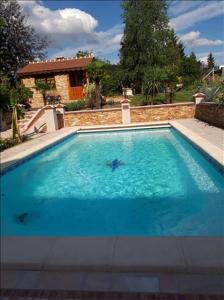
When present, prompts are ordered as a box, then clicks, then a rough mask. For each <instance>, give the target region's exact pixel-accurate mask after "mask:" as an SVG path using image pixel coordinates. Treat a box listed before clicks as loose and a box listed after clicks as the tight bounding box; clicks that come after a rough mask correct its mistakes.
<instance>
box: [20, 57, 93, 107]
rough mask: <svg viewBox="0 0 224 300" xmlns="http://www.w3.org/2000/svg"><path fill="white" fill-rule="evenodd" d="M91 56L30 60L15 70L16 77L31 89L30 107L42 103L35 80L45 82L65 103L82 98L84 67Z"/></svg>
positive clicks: (85, 74)
mask: <svg viewBox="0 0 224 300" xmlns="http://www.w3.org/2000/svg"><path fill="white" fill-rule="evenodd" d="M93 59H94V58H93V57H92V56H88V57H82V58H64V57H58V58H56V59H55V60H48V61H43V62H31V63H29V64H28V65H26V66H25V67H23V68H21V69H19V70H18V72H17V76H18V78H19V79H20V80H21V82H22V83H23V84H24V85H25V86H26V87H29V88H31V90H32V91H33V97H32V99H30V104H31V107H32V108H34V109H35V108H40V107H42V106H43V105H44V99H43V96H42V94H41V93H40V92H39V91H37V90H36V89H35V82H36V81H37V80H39V81H42V82H44V83H47V84H48V85H49V86H50V87H51V89H52V90H51V92H52V93H53V94H57V95H60V96H61V102H62V103H67V102H71V101H74V100H78V99H83V98H84V84H85V83H86V81H87V80H88V78H87V72H86V67H87V66H88V64H90V63H91V62H92V60H93Z"/></svg>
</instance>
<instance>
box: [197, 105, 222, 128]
mask: <svg viewBox="0 0 224 300" xmlns="http://www.w3.org/2000/svg"><path fill="white" fill-rule="evenodd" d="M195 118H197V119H199V120H201V121H204V122H207V123H209V124H211V125H214V126H217V127H220V128H224V105H218V104H215V103H200V104H198V105H196V110H195Z"/></svg>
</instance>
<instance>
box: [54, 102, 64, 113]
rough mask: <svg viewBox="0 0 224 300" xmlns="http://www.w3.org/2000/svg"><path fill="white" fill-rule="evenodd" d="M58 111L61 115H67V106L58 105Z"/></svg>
mask: <svg viewBox="0 0 224 300" xmlns="http://www.w3.org/2000/svg"><path fill="white" fill-rule="evenodd" d="M55 107H56V110H57V111H58V112H59V113H60V114H63V115H64V113H65V106H64V105H63V104H57V105H56V106H55Z"/></svg>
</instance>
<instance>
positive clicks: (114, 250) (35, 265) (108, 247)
mask: <svg viewBox="0 0 224 300" xmlns="http://www.w3.org/2000/svg"><path fill="white" fill-rule="evenodd" d="M1 268H2V270H36V271H40V270H42V271H98V272H99V271H103V272H175V273H191V274H192V273H200V274H211V273H213V274H224V238H223V237H38V236H37V237H2V238H1Z"/></svg>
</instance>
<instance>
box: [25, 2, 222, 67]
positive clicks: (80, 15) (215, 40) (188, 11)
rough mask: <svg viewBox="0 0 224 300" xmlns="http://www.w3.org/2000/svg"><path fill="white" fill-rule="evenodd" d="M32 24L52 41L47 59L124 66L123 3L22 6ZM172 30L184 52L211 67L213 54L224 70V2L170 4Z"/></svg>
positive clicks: (54, 3)
mask: <svg viewBox="0 0 224 300" xmlns="http://www.w3.org/2000/svg"><path fill="white" fill-rule="evenodd" d="M19 3H20V5H21V7H22V9H23V12H24V14H26V15H28V19H27V22H28V23H29V24H31V25H32V26H33V27H34V29H35V30H36V32H37V33H38V34H40V35H41V36H44V37H46V38H47V39H48V40H49V47H48V58H49V59H52V58H55V57H58V56H65V57H73V56H74V55H75V54H76V53H77V51H78V50H88V51H93V54H94V55H95V56H97V57H99V58H102V59H107V60H109V61H111V63H117V62H118V61H119V56H118V53H119V49H120V41H121V38H122V35H123V28H124V24H123V21H122V9H121V6H120V1H118V0H113V1H109V0H98V1H94V0H90V1H87V0H82V1H75V0H73V1H67V0H64V1H62V0H61V1H59V0H57V1H55V0H19ZM168 5H169V8H168V15H169V18H170V23H169V25H170V26H171V27H172V28H173V29H174V30H175V32H176V34H177V36H178V38H179V39H180V40H181V41H182V42H183V44H184V46H185V53H186V54H187V55H189V54H190V53H191V51H194V52H195V54H196V56H197V58H198V59H200V60H202V61H204V62H205V61H206V59H207V56H208V53H209V52H212V53H213V55H214V57H215V61H216V63H217V64H224V1H222V0H219V1H211V0H209V1H208V0H194V1H190V0H189V1H181V0H173V1H169V2H168Z"/></svg>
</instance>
